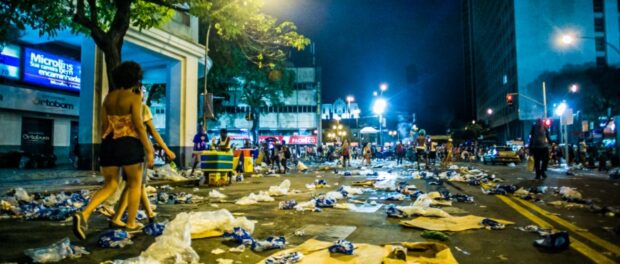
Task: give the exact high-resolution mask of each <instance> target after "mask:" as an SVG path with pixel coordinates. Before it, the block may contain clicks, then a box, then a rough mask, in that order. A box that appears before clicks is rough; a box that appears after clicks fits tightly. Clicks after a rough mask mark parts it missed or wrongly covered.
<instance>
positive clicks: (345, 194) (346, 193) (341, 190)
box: [336, 187, 349, 198]
mask: <svg viewBox="0 0 620 264" xmlns="http://www.w3.org/2000/svg"><path fill="white" fill-rule="evenodd" d="M336 191H337V192H340V193H342V196H343V197H345V198H346V197H347V196H349V192H347V191H345V190H344V187H340V188H338V189H337V190H336Z"/></svg>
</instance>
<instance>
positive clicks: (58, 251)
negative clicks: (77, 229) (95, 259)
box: [24, 237, 90, 263]
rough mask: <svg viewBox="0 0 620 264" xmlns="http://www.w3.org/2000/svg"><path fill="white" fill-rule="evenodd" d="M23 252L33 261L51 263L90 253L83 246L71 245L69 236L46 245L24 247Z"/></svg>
mask: <svg viewBox="0 0 620 264" xmlns="http://www.w3.org/2000/svg"><path fill="white" fill-rule="evenodd" d="M24 254H25V255H26V256H28V257H30V258H31V259H32V262H34V263H52V262H58V261H61V260H63V259H66V258H72V259H74V258H79V257H81V256H82V255H88V254H90V253H89V252H88V251H86V249H84V248H83V247H80V246H76V245H71V241H70V240H69V238H68V237H65V238H63V239H61V240H59V241H57V242H55V243H53V244H51V245H49V246H47V247H40V248H31V249H26V250H25V251H24Z"/></svg>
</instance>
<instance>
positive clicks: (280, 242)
mask: <svg viewBox="0 0 620 264" xmlns="http://www.w3.org/2000/svg"><path fill="white" fill-rule="evenodd" d="M284 246H286V238H284V237H283V236H277V237H273V236H270V237H267V239H265V240H254V244H252V250H254V251H256V252H263V251H265V250H270V249H276V248H280V249H282V248H284Z"/></svg>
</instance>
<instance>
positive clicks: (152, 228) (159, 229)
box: [144, 222, 167, 236]
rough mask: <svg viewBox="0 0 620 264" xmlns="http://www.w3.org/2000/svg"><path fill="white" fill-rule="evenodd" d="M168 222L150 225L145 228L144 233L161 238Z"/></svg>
mask: <svg viewBox="0 0 620 264" xmlns="http://www.w3.org/2000/svg"><path fill="white" fill-rule="evenodd" d="M166 224H167V223H166V222H164V223H149V224H147V225H146V226H144V233H145V234H147V235H149V236H160V235H161V234H162V233H164V229H166Z"/></svg>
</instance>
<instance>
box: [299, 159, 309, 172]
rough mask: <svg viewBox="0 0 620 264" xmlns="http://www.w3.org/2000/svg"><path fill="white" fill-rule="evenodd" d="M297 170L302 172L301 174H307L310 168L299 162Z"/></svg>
mask: <svg viewBox="0 0 620 264" xmlns="http://www.w3.org/2000/svg"><path fill="white" fill-rule="evenodd" d="M297 170H298V171H300V172H306V171H308V166H306V164H304V163H303V162H301V161H298V162H297Z"/></svg>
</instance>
